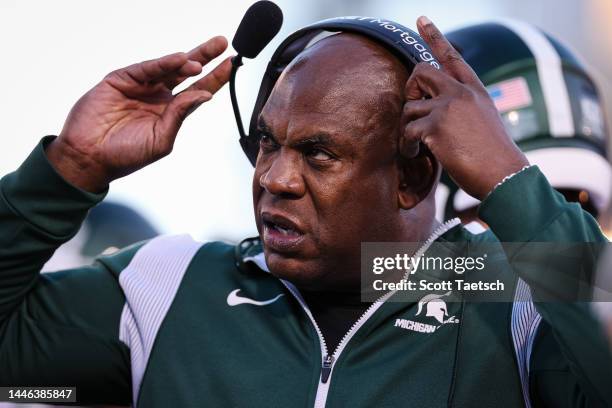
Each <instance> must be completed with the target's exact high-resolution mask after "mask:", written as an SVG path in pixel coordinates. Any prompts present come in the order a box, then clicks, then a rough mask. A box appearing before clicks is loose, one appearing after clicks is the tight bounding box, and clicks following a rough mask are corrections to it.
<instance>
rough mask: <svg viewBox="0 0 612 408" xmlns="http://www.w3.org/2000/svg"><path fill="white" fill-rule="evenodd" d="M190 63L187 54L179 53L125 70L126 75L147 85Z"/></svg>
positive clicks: (131, 66) (144, 62)
mask: <svg viewBox="0 0 612 408" xmlns="http://www.w3.org/2000/svg"><path fill="white" fill-rule="evenodd" d="M187 61H188V58H187V54H186V53H184V52H177V53H175V54H170V55H166V56H165V57H161V58H157V59H153V60H149V61H143V62H140V63H138V64H134V65H130V66H129V67H127V68H125V71H126V73H127V74H128V75H129V76H130V77H131V78H132V79H134V80H135V81H137V82H140V83H146V82H151V81H156V80H159V79H161V78H162V77H164V76H166V75H168V74H169V73H171V72H174V71H176V70H178V69H179V68H181V67H182V66H183V65H185V63H186V62H187Z"/></svg>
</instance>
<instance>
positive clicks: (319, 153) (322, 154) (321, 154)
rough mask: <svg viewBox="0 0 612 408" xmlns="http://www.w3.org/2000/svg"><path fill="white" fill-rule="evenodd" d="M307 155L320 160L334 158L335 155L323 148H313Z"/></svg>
mask: <svg viewBox="0 0 612 408" xmlns="http://www.w3.org/2000/svg"><path fill="white" fill-rule="evenodd" d="M307 155H308V157H310V158H311V159H314V160H319V161H325V160H331V159H333V157H332V156H331V155H330V154H329V153H327V152H326V151H324V150H321V149H311V150H310V151H309V152H308V154H307Z"/></svg>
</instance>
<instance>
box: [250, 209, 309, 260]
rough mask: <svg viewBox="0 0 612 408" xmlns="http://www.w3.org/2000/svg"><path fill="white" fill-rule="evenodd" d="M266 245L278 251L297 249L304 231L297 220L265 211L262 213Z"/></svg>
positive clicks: (263, 236) (263, 234)
mask: <svg viewBox="0 0 612 408" xmlns="http://www.w3.org/2000/svg"><path fill="white" fill-rule="evenodd" d="M261 220H262V226H263V233H262V239H263V242H264V245H265V246H267V247H268V248H270V249H272V250H273V251H276V252H290V251H292V250H296V249H297V248H296V247H297V246H298V245H299V243H300V242H301V241H302V240H303V239H304V233H303V232H302V231H301V229H300V227H299V226H298V225H297V223H296V222H294V221H292V220H291V219H289V218H288V217H285V216H283V215H280V214H271V213H269V212H263V213H262V215H261Z"/></svg>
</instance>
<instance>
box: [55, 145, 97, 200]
mask: <svg viewBox="0 0 612 408" xmlns="http://www.w3.org/2000/svg"><path fill="white" fill-rule="evenodd" d="M45 155H46V156H47V159H48V160H49V163H50V164H51V165H52V166H53V168H54V169H55V171H57V173H58V174H59V175H60V176H62V177H63V178H64V180H66V181H67V182H68V183H70V184H72V185H73V186H75V187H77V188H80V189H81V190H84V191H87V192H90V193H96V194H97V193H101V192H103V191H105V190H106V189H107V188H108V184H109V183H108V181H107V180H106V179H105V178H104V177H103V176H100V174H102V171H101V170H100V169H99V168H97V167H96V166H95V164H94V163H92V161H91V160H89V159H88V158H87V157H85V156H84V155H83V154H81V153H79V152H78V151H77V150H76V149H74V148H73V147H72V146H70V145H68V144H67V143H64V142H62V141H61V139H59V138H56V139H55V140H53V141H52V142H51V143H49V144H48V145H47V146H46V148H45Z"/></svg>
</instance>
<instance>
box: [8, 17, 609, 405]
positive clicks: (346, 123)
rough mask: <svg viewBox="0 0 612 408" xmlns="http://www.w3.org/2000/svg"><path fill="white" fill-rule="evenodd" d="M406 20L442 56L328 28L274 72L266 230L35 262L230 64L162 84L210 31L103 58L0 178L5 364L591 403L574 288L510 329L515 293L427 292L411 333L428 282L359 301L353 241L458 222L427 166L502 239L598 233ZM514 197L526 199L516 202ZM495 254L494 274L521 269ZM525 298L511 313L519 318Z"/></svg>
mask: <svg viewBox="0 0 612 408" xmlns="http://www.w3.org/2000/svg"><path fill="white" fill-rule="evenodd" d="M418 27H419V31H420V33H421V35H422V36H423V38H424V39H425V40H426V41H427V42H428V43H429V45H430V46H431V48H432V50H433V52H434V54H435V55H436V57H437V58H438V59H439V61H440V62H441V63H442V64H443V66H444V70H443V71H438V70H437V69H435V68H433V67H432V66H430V65H424V64H420V65H417V67H416V68H415V69H414V72H412V74H411V75H410V76H409V75H408V73H407V72H406V69H405V67H404V66H403V65H402V64H401V63H400V62H399V61H398V60H397V59H396V58H395V57H394V56H393V55H392V54H391V53H389V52H388V51H387V50H386V48H384V47H382V46H381V45H379V44H378V43H376V42H373V41H371V40H369V39H367V38H363V37H361V36H359V35H354V34H347V33H343V34H339V35H334V36H330V37H328V38H325V39H323V40H321V41H319V42H318V43H316V44H314V45H313V46H312V47H310V48H308V49H307V50H305V51H304V52H303V53H302V54H300V55H299V56H298V57H297V58H296V59H295V60H294V61H292V63H291V64H290V65H289V66H288V67H287V69H286V70H285V71H284V72H283V74H282V76H281V78H280V79H279V81H278V82H277V84H276V86H275V88H274V90H273V92H272V94H271V96H270V98H269V100H268V102H267V103H266V105H265V107H264V109H263V111H262V113H261V115H260V117H259V126H260V129H261V131H262V132H263V134H264V136H263V137H262V140H261V144H260V152H259V156H258V159H257V165H256V169H255V174H254V177H253V198H254V209H255V217H256V221H257V226H258V229H259V233H260V237H261V244H259V242H258V241H257V240H247V241H244V242H243V243H241V244H240V245H239V246H237V247H235V248H234V247H231V246H228V245H226V244H222V243H209V244H206V245H203V246H202V245H201V244H199V243H195V242H193V241H191V240H190V239H189V238H186V237H170V238H167V237H164V238H158V239H154V240H152V241H150V242H148V243H145V244H140V245H136V246H134V247H131V248H127V249H126V250H124V251H121V252H120V253H118V254H116V255H114V256H111V257H103V258H101V259H100V260H99V262H98V263H97V264H95V265H93V266H92V267H89V268H86V269H81V270H77V271H66V272H59V273H56V274H55V275H54V276H53V277H44V276H43V277H41V276H39V275H38V270H37V269H38V268H39V265H40V264H42V263H43V262H44V259H46V258H47V257H48V256H49V255H50V254H51V252H52V251H53V249H54V248H55V247H56V246H57V245H59V244H60V243H61V242H63V241H64V240H66V239H68V238H69V237H70V235H71V234H73V233H74V231H75V230H76V229H77V228H78V224H79V222H80V220H81V219H82V217H83V216H84V214H85V213H86V211H87V209H88V208H89V207H91V206H92V205H94V204H95V203H96V202H97V201H98V200H100V199H101V197H102V196H103V194H104V192H105V191H106V189H107V187H108V184H109V183H110V182H111V181H112V180H113V179H115V178H118V177H121V176H124V175H126V174H129V173H130V172H133V171H135V170H137V169H138V168H141V167H143V166H144V165H146V164H148V163H150V162H152V161H154V160H156V159H158V158H160V157H163V156H165V155H166V154H168V153H169V152H170V151H171V149H172V144H173V142H174V138H175V136H176V134H177V132H178V129H179V127H180V124H181V122H182V121H183V120H184V119H185V118H186V116H187V115H188V114H189V112H191V111H192V110H193V109H194V108H196V107H197V106H198V105H199V104H201V103H203V102H205V101H207V100H209V99H210V98H211V96H212V94H213V93H214V92H216V91H217V90H218V89H219V88H220V87H221V86H222V85H223V84H224V83H225V82H226V81H227V79H228V75H229V68H230V67H229V63H228V61H227V60H226V61H225V62H223V63H221V64H220V65H219V66H218V67H217V68H215V69H214V70H213V71H212V72H211V74H209V75H207V76H205V77H204V78H202V79H200V80H199V81H197V82H195V83H194V84H193V85H192V86H191V87H189V88H188V89H187V90H186V91H184V92H182V93H180V94H178V95H176V96H173V95H172V94H171V90H172V88H173V87H174V86H176V85H177V84H178V83H180V82H181V81H182V80H184V78H186V77H190V76H193V75H196V74H198V73H199V72H200V70H201V66H202V65H203V64H205V63H207V62H208V61H210V60H211V59H213V58H215V57H216V56H218V55H219V54H221V52H222V51H223V50H224V49H225V47H226V43H225V40H223V39H222V38H214V39H212V40H210V41H209V42H207V43H205V44H203V45H202V46H200V47H198V48H196V49H195V50H193V51H191V52H190V53H187V54H175V55H171V56H167V57H163V58H161V59H158V60H153V61H148V62H144V63H141V64H136V65H133V66H130V67H128V68H125V69H122V70H118V71H115V72H114V73H112V74H110V75H109V76H107V77H106V78H105V79H104V80H103V81H102V82H101V83H100V84H99V85H97V86H96V87H94V88H93V89H92V90H91V91H90V92H89V93H88V94H86V95H85V96H84V97H83V98H82V99H81V100H80V101H79V102H78V103H77V105H76V106H75V107H74V108H73V110H72V112H71V113H70V115H69V117H68V119H67V121H66V124H65V125H64V128H63V130H62V132H61V134H60V136H59V137H58V138H56V139H44V140H43V142H42V143H41V145H39V146H38V147H37V148H36V149H35V151H34V152H33V153H32V155H31V156H30V158H28V160H26V162H25V163H24V165H23V166H22V167H21V168H20V169H19V170H18V171H17V172H15V173H13V174H11V175H8V176H7V177H6V178H5V179H4V180H3V181H2V185H1V186H0V189H1V191H2V201H1V202H2V204H1V205H2V207H0V214H1V217H2V219H3V220H4V222H3V224H2V228H3V233H2V238H1V239H2V245H1V246H0V248H2V249H1V250H0V251H1V252H0V268H1V270H2V275H1V276H2V282H1V283H0V288H1V289H0V290H1V293H2V299H3V300H2V308H1V309H0V321H1V322H2V323H1V324H2V326H1V332H0V335H1V339H2V349H1V350H0V364H1V366H2V368H3V370H2V375H3V378H2V379H1V382H2V383H4V384H11V385H20V384H46V385H49V384H53V385H68V384H77V386H78V391H77V392H78V393H79V396H80V397H79V398H80V399H81V401H82V402H108V403H128V402H129V401H130V400H131V401H132V402H133V403H134V404H138V405H139V406H145V407H150V406H170V405H174V406H200V405H202V404H206V405H209V406H254V407H255V406H257V407H258V406H279V407H280V406H295V405H299V406H313V405H315V406H328V407H333V406H400V405H402V406H403V405H406V404H409V405H414V406H447V405H456V406H487V405H489V406H492V405H495V406H520V405H522V404H523V403H526V404H530V403H531V402H533V403H534V404H535V405H543V406H573V405H577V404H582V403H584V404H590V405H592V406H605V405H606V404H608V403H609V402H610V401H611V398H610V395H609V389H608V388H607V384H608V380H609V378H612V377H611V374H610V371H609V370H610V367H609V365H608V364H609V360H608V359H609V356H608V354H607V352H608V351H607V349H606V346H605V341H604V340H603V336H601V334H599V333H598V332H597V330H599V328H598V326H597V325H596V323H595V322H594V321H593V319H592V318H591V316H590V315H589V313H588V311H587V310H585V309H584V308H582V307H581V306H580V305H578V304H574V303H563V304H559V305H557V306H551V305H548V304H545V303H543V304H538V307H539V311H540V313H541V315H542V319H543V320H544V325H543V327H542V328H541V330H539V331H538V332H537V333H534V332H531V331H530V330H529V328H528V330H526V331H525V333H523V332H522V331H519V332H517V333H515V332H511V325H510V316H511V315H513V314H514V309H513V305H512V304H508V303H489V304H475V303H468V302H462V301H457V302H453V303H451V302H447V303H445V302H444V301H443V300H441V299H440V296H438V297H437V298H436V305H438V306H439V307H440V308H441V307H442V304H443V303H445V305H446V308H445V311H444V313H447V314H448V315H453V316H456V317H458V319H453V320H452V322H448V324H442V325H440V326H435V327H434V326H432V327H434V329H432V330H431V331H428V332H424V331H422V330H404V329H403V328H402V327H398V321H401V320H402V319H404V320H405V318H406V319H407V318H410V319H419V318H418V317H415V313H416V314H419V312H417V307H424V303H425V302H424V301H421V302H419V305H417V304H416V302H412V303H401V302H399V303H393V302H382V301H381V302H374V303H371V304H361V303H360V302H359V301H356V299H358V297H359V293H358V291H359V287H360V284H359V283H360V277H359V269H360V262H359V251H360V245H361V242H366V241H398V242H402V241H412V242H416V241H421V242H423V241H427V243H430V242H432V241H434V240H437V241H438V242H447V243H450V242H453V241H459V242H470V241H471V240H473V238H474V237H473V236H472V235H470V234H469V233H468V232H467V231H465V230H463V229H462V228H460V227H459V226H458V221H453V222H450V223H447V224H445V225H442V226H440V225H438V224H437V222H436V221H435V220H434V200H433V194H432V191H433V189H434V187H435V185H436V182H437V178H438V175H439V171H440V165H441V166H443V167H444V168H445V169H446V170H447V171H448V172H449V174H451V176H452V177H453V178H454V179H455V180H456V182H457V183H458V184H459V185H460V186H461V187H462V188H463V189H464V190H465V191H466V192H468V193H470V194H472V195H473V196H475V197H478V198H480V199H483V200H484V202H483V204H482V207H481V213H482V214H481V215H482V217H483V219H485V220H487V221H488V222H489V224H490V225H491V228H492V230H493V231H494V232H495V233H496V234H497V236H498V238H499V239H500V240H503V241H519V242H526V241H530V240H536V241H537V240H541V241H555V240H569V241H578V242H582V241H601V240H603V238H602V237H601V235H600V233H599V231H598V228H597V225H596V223H595V222H594V220H593V219H592V218H591V217H590V216H588V215H587V214H585V213H583V212H582V211H581V210H580V209H579V208H577V207H574V206H571V205H569V204H567V203H566V202H565V201H564V200H563V199H562V197H560V196H558V195H556V193H555V192H554V191H553V190H552V189H551V187H550V186H549V185H548V184H547V182H546V180H545V178H544V177H543V176H542V175H541V174H540V173H539V171H538V169H537V168H536V167H529V168H526V166H528V162H527V160H526V159H525V157H524V155H523V154H522V153H521V152H520V150H518V149H517V147H516V146H515V145H514V144H513V143H512V141H511V140H510V138H508V136H507V135H506V133H505V131H504V128H503V124H502V123H501V121H500V120H499V116H498V114H497V111H496V110H495V106H494V105H493V103H492V102H491V100H490V99H489V97H488V95H487V93H486V90H485V89H484V87H483V86H482V84H481V83H480V82H479V80H478V79H477V77H476V76H475V74H474V73H473V72H472V71H471V69H470V68H469V67H468V66H467V65H466V64H465V63H464V62H463V61H462V59H461V58H460V56H459V55H458V54H457V53H456V52H455V51H454V50H453V49H452V47H451V46H450V45H449V43H448V42H447V41H446V39H445V38H444V36H443V35H442V34H441V33H440V32H439V31H438V29H437V28H436V27H435V26H434V25H433V24H432V23H431V22H430V21H429V20H428V19H427V18H424V17H422V18H420V19H419V21H418ZM356 55H358V56H359V59H358V60H355V58H354V56H356ZM347 61H353V63H351V64H347ZM426 96H427V97H429V99H424V97H426ZM404 102H406V103H404ZM53 169H55V170H53ZM483 169H486V171H483ZM500 183H501V184H500ZM518 194H523V195H524V196H525V198H524V200H523V201H522V202H520V203H514V202H513V199H514V198H515V197H516V195H518ZM535 203H538V206H535ZM530 207H531V208H534V207H535V208H534V209H533V211H530V212H525V211H524V210H525V208H530ZM205 216H206V215H205ZM519 220H520V221H521V222H520V223H519V222H518V221H519ZM487 239H489V240H491V241H492V242H497V241H496V240H497V238H496V237H495V236H493V235H490V236H488V238H487ZM426 248H427V246H424V247H423V248H422V251H424V250H425V249H426ZM262 249H263V252H262ZM510 255H517V254H516V253H515V254H509V256H510ZM590 261H592V260H590ZM500 265H501V266H502V267H503V271H501V270H500V271H498V272H497V273H498V275H499V277H500V278H503V279H506V280H507V281H508V283H509V284H514V283H516V276H515V275H514V274H513V272H512V270H511V269H510V268H509V266H508V265H509V264H508V263H507V262H506V263H505V264H503V265H505V266H503V265H502V264H500ZM279 278H280V279H279ZM524 278H525V279H526V280H527V281H530V280H532V279H530V278H535V279H536V280H537V276H535V277H534V276H524ZM536 288H537V286H536ZM535 290H536V289H534V291H535ZM535 294H536V295H537V293H535ZM392 296H393V293H391V292H390V293H389V294H388V295H385V299H389V298H390V297H392ZM428 299H429V300H431V303H432V304H433V298H431V297H430V298H428ZM100 303H102V304H103V307H100ZM425 306H427V305H425ZM427 308H428V312H427V316H422V315H421V318H423V319H431V317H430V316H431V315H430V313H429V312H430V310H429V307H427ZM526 313H527V314H526ZM529 313H530V309H529V308H521V309H520V310H519V311H517V312H516V316H518V318H520V319H522V318H525V319H526V320H525V321H528V322H529V323H533V322H531V321H530V320H529V318H530V316H532V315H533V313H531V314H529ZM448 320H450V319H448ZM419 324H420V325H416V327H425V323H419ZM577 327H578V328H579V329H580V328H582V329H584V328H588V330H590V331H592V335H590V336H583V335H582V334H577V333H576V328H577ZM581 333H584V331H582V332H581ZM536 334H537V339H538V344H537V345H536V346H534V347H536V348H534V349H533V351H531V350H529V351H531V353H532V354H533V355H534V356H533V357H534V358H535V359H532V361H535V363H531V365H530V364H529V360H528V359H527V358H526V356H525V353H526V352H527V351H528V347H532V346H533V343H532V342H530V340H534V339H535V337H536ZM530 336H531V337H530ZM60 339H61V341H60ZM513 341H514V342H513ZM540 345H541V346H543V348H539V347H537V346H540ZM515 353H516V354H515ZM528 370H531V371H532V373H533V377H531V378H532V379H533V382H532V383H531V384H529V381H530V378H529V377H526V375H527V371H528ZM524 398H525V399H524ZM575 401H577V404H574V402H575Z"/></svg>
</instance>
